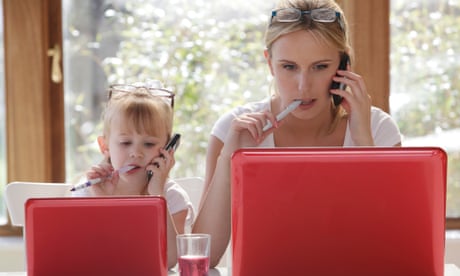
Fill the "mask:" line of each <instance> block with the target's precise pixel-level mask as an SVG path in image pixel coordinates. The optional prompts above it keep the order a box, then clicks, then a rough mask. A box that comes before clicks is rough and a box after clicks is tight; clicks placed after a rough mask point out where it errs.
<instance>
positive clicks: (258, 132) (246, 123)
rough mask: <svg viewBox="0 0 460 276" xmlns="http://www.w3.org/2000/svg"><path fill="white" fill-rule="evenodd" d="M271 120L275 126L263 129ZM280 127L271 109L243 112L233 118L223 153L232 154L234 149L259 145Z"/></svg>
mask: <svg viewBox="0 0 460 276" xmlns="http://www.w3.org/2000/svg"><path fill="white" fill-rule="evenodd" d="M268 121H270V122H271V123H272V124H273V126H274V127H273V128H271V129H269V130H267V131H263V127H264V126H265V124H266V123H267V122H268ZM277 127H278V122H277V121H276V118H275V115H273V113H271V112H270V111H268V110H267V111H265V112H255V113H246V114H242V115H240V116H238V117H236V118H235V119H233V121H232V124H231V125H230V130H229V132H228V134H227V137H226V139H225V143H224V147H223V149H222V154H224V155H225V156H228V157H229V156H231V155H232V154H233V152H234V151H236V150H237V149H240V148H243V147H255V146H257V145H259V144H260V143H261V142H262V141H263V140H264V139H265V138H266V137H267V136H268V135H269V134H270V133H272V132H273V130H274V129H276V128H277Z"/></svg>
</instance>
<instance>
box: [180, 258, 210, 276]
mask: <svg viewBox="0 0 460 276" xmlns="http://www.w3.org/2000/svg"><path fill="white" fill-rule="evenodd" d="M178 262H179V272H180V275H181V276H207V275H208V270H209V257H207V256H196V255H185V256H181V257H179V260H178Z"/></svg>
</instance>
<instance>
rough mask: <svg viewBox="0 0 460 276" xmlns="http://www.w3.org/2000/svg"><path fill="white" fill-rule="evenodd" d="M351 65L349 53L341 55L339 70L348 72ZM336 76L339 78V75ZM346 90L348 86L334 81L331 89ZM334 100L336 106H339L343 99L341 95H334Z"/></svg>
mask: <svg viewBox="0 0 460 276" xmlns="http://www.w3.org/2000/svg"><path fill="white" fill-rule="evenodd" d="M349 63H350V57H349V56H348V54H347V53H345V52H343V53H342V54H341V55H340V63H339V68H338V69H337V70H347V65H348V64H349ZM336 76H339V75H338V74H336ZM345 88H347V86H346V85H345V84H343V83H340V82H336V81H333V82H332V84H331V87H330V89H340V90H344V89H345ZM331 95H332V99H333V101H334V105H335V106H338V105H339V104H340V103H341V102H342V100H343V98H342V97H341V96H339V95H335V94H332V93H331Z"/></svg>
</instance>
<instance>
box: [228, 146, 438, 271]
mask: <svg viewBox="0 0 460 276" xmlns="http://www.w3.org/2000/svg"><path fill="white" fill-rule="evenodd" d="M446 165H447V156H446V153H445V152H444V151H443V150H441V149H439V148H308V149H307V148H271V149H262V148H253V149H241V150H239V151H237V152H235V154H234V155H233V157H232V188H231V189H232V209H231V210H232V250H233V253H232V254H233V255H232V270H233V275H235V276H243V275H244V276H252V275H301V274H305V275H307V274H308V275H439V276H441V275H443V270H444V237H445V202H446ZM299 273H300V274H299Z"/></svg>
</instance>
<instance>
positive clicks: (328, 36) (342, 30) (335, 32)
mask: <svg viewBox="0 0 460 276" xmlns="http://www.w3.org/2000/svg"><path fill="white" fill-rule="evenodd" d="M283 8H297V9H299V10H302V11H311V10H314V9H320V8H327V9H332V10H334V11H336V12H339V13H340V19H339V18H337V20H336V21H334V22H330V23H328V22H316V21H314V20H311V19H309V18H308V16H307V17H304V19H301V20H299V21H296V22H277V21H276V18H274V20H273V21H272V20H271V19H270V22H269V24H268V26H267V29H266V31H265V47H266V49H267V51H268V54H269V56H271V48H272V45H273V43H274V42H275V41H276V40H277V39H278V38H280V37H281V36H283V35H286V34H289V33H292V32H295V31H299V30H306V31H309V32H310V33H311V34H312V35H313V37H315V39H317V40H318V41H320V42H322V43H325V44H326V45H328V46H330V47H332V48H336V49H337V54H338V55H339V56H341V54H342V53H347V54H348V55H349V57H350V60H352V59H353V58H352V57H353V53H352V47H351V43H350V39H349V35H348V23H347V20H346V18H345V16H344V14H343V10H342V9H341V8H340V6H339V5H338V4H337V3H336V2H335V1H334V0H279V1H278V2H277V5H276V7H275V10H278V9H283ZM339 20H340V21H341V22H340V21H339ZM272 87H276V85H274V84H272ZM331 112H332V114H333V117H334V121H333V122H332V125H331V129H330V131H332V130H334V129H335V127H336V126H337V124H338V122H339V121H340V118H342V117H344V116H346V115H347V114H346V112H345V109H343V108H342V106H341V105H338V106H335V105H334V103H333V101H332V97H331Z"/></svg>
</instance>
